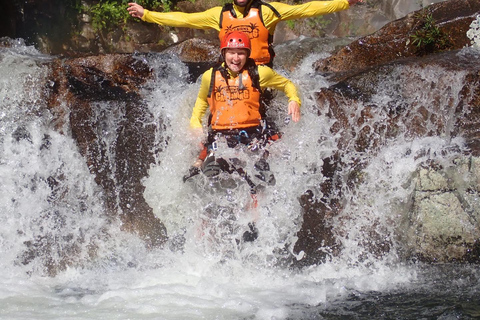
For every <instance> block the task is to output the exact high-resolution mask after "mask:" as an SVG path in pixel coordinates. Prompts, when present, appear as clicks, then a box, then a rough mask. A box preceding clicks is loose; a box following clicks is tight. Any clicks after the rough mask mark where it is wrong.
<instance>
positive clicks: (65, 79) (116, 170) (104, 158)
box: [48, 55, 167, 247]
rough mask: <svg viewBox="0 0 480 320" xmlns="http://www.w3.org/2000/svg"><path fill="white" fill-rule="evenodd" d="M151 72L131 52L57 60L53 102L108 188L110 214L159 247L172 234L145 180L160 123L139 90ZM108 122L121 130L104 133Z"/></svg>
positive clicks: (60, 123) (52, 106)
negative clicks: (152, 204)
mask: <svg viewBox="0 0 480 320" xmlns="http://www.w3.org/2000/svg"><path fill="white" fill-rule="evenodd" d="M150 76H151V70H150V69H149V67H148V66H147V65H146V64H145V63H144V62H143V61H142V60H141V59H137V58H135V57H133V56H131V55H106V56H90V57H88V58H76V59H67V60H56V61H55V63H54V65H53V66H52V75H51V80H50V81H51V83H52V86H51V90H50V92H49V97H48V99H49V101H48V105H49V108H50V109H51V110H52V112H53V113H54V114H55V116H56V119H55V121H56V123H57V127H58V129H59V130H65V129H66V128H68V127H69V128H70V129H71V131H72V136H73V138H74V139H75V140H76V142H77V144H78V146H79V148H80V151H81V153H82V155H83V156H84V157H85V159H86V162H87V164H88V167H89V168H90V171H91V172H92V174H94V175H95V181H96V182H97V184H98V185H99V186H101V187H102V189H103V190H104V194H105V199H104V200H105V206H106V208H105V209H106V212H107V214H108V215H111V216H120V217H121V219H122V222H123V227H124V229H125V230H127V231H130V232H134V233H136V234H138V235H139V236H140V237H141V238H142V239H144V240H145V242H146V243H147V245H148V246H152V247H154V246H161V245H162V244H163V243H164V242H165V241H166V237H167V235H166V230H165V227H164V226H163V224H162V223H161V221H159V220H158V219H157V218H156V217H155V216H154V214H153V210H152V208H150V207H149V206H148V204H147V203H146V201H145V199H144V197H143V191H144V189H145V188H144V187H143V185H142V183H141V179H142V178H143V177H145V176H146V175H147V171H148V169H149V166H150V164H151V163H153V161H154V155H153V150H154V141H155V130H156V125H155V124H154V123H153V117H152V115H151V114H150V112H149V111H148V109H147V107H146V106H145V105H144V104H143V103H142V102H141V101H142V99H141V98H140V96H139V94H138V87H139V85H141V84H142V83H143V82H145V81H146V80H147V79H149V77H150ZM112 102H114V103H112ZM112 106H114V107H115V108H118V107H117V106H123V108H122V109H121V110H116V109H111V108H112ZM106 122H114V123H115V125H114V128H116V131H114V132H105V129H104V128H105V127H106ZM65 124H69V126H67V125H65ZM110 126H111V124H109V127H110ZM111 154H113V155H114V158H113V159H112V158H109V155H111Z"/></svg>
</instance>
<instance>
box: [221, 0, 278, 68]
mask: <svg viewBox="0 0 480 320" xmlns="http://www.w3.org/2000/svg"><path fill="white" fill-rule="evenodd" d="M262 5H266V6H268V7H269V8H270V9H271V10H272V11H273V12H274V13H275V14H276V15H277V16H280V14H279V13H278V11H277V10H276V9H275V8H273V7H272V6H271V5H270V4H267V3H265V2H262V1H258V0H254V1H253V3H252V5H251V7H250V8H246V9H245V13H244V14H245V15H244V17H243V18H237V16H236V13H235V10H234V9H233V4H232V3H228V4H226V5H225V6H223V9H222V13H221V15H220V24H219V26H220V32H219V34H218V37H219V39H220V41H222V39H223V37H224V36H225V35H226V34H228V33H230V32H232V31H241V32H244V33H246V34H247V35H248V36H249V37H250V42H251V44H252V51H251V53H250V58H252V59H253V60H255V63H256V64H257V65H259V64H270V63H271V62H272V61H273V58H274V56H275V53H274V51H273V46H272V43H273V35H271V34H270V33H269V32H268V29H267V28H266V27H265V23H264V22H263V18H262V10H261V8H262Z"/></svg>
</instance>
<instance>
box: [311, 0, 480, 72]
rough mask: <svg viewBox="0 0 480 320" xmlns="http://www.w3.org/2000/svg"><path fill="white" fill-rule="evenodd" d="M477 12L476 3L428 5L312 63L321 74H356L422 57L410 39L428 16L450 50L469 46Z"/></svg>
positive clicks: (453, 0)
mask: <svg viewBox="0 0 480 320" xmlns="http://www.w3.org/2000/svg"><path fill="white" fill-rule="evenodd" d="M479 11H480V3H479V2H478V1H475V0H450V1H445V2H441V3H438V4H435V5H431V6H429V7H427V8H425V9H424V10H422V11H418V12H414V13H411V14H409V15H407V16H406V17H404V18H402V19H399V20H396V21H393V22H391V23H389V24H388V25H386V26H385V27H383V28H382V29H380V30H379V31H377V32H375V33H373V34H371V35H368V36H366V37H362V38H360V39H358V40H356V41H354V42H352V43H351V44H349V45H348V46H345V47H343V48H342V49H340V50H339V51H338V52H337V53H336V54H334V55H332V56H330V57H328V58H326V59H324V60H320V61H317V62H316V63H315V66H314V67H315V70H316V71H318V72H321V73H337V74H336V76H337V77H338V76H339V75H338V73H347V74H350V75H351V74H353V73H355V72H358V71H359V70H362V69H365V68H368V67H371V66H375V65H380V64H384V63H387V62H391V61H395V60H398V59H402V58H405V57H411V56H416V55H419V54H421V53H422V52H420V51H419V49H418V47H417V46H416V44H415V43H414V42H413V38H412V35H415V33H416V32H417V31H418V30H420V29H421V28H422V27H424V25H425V17H427V16H429V15H431V17H432V18H433V19H434V20H435V22H436V25H437V27H438V29H439V30H440V31H441V32H442V33H443V34H444V35H446V37H447V38H448V48H445V49H450V50H455V49H460V48H463V47H464V46H466V45H469V44H470V41H469V39H468V38H467V36H466V33H467V31H468V29H469V26H470V24H471V23H472V21H473V20H474V19H475V17H476V15H477V14H478V12H479Z"/></svg>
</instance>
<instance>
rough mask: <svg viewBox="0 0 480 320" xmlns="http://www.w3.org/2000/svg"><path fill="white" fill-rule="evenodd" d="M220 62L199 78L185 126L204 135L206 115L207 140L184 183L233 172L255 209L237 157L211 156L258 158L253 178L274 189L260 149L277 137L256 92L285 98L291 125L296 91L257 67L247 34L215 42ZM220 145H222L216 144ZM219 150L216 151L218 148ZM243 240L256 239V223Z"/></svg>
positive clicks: (252, 186)
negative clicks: (226, 152) (230, 152)
mask: <svg viewBox="0 0 480 320" xmlns="http://www.w3.org/2000/svg"><path fill="white" fill-rule="evenodd" d="M220 51H221V56H222V58H223V61H224V62H223V63H220V64H218V65H216V66H214V67H212V68H210V69H209V70H207V71H206V72H205V73H204V74H203V75H202V78H201V84H200V90H199V92H198V96H197V99H196V101H195V106H194V108H193V110H192V115H191V118H190V127H191V129H192V131H193V132H194V134H195V135H198V134H201V133H203V119H204V117H205V114H206V112H207V110H209V111H210V116H209V118H208V127H209V132H208V137H207V139H206V142H205V143H204V150H203V152H202V153H201V154H200V156H199V158H198V159H197V161H196V162H195V164H194V165H193V167H192V168H191V170H190V172H189V174H188V175H187V176H185V177H184V181H185V180H186V179H188V178H190V177H192V176H194V175H196V174H198V173H200V171H201V172H203V173H204V174H205V175H206V176H208V177H212V176H216V175H218V174H220V172H222V171H224V172H228V173H234V172H236V173H238V174H239V175H240V176H241V177H242V178H243V179H244V180H245V181H246V182H247V183H248V185H249V186H250V194H251V196H252V199H253V207H254V208H255V207H256V206H257V202H256V201H257V199H256V192H257V184H256V183H255V182H253V180H252V178H251V177H250V176H249V175H248V174H247V173H246V172H245V171H244V169H243V168H241V167H240V163H241V161H240V160H239V159H237V158H232V159H223V158H221V157H216V156H215V152H216V151H217V148H220V147H222V146H223V147H228V148H243V150H248V151H250V152H252V153H254V154H256V153H258V152H260V151H261V152H263V153H260V155H259V156H260V158H259V159H258V161H256V162H255V165H254V168H255V172H256V174H255V177H257V178H258V179H259V180H260V181H263V182H265V183H266V184H268V185H274V184H275V177H274V175H273V174H272V173H271V172H270V166H269V164H268V163H267V161H266V160H267V157H268V152H267V151H266V150H265V147H266V146H267V145H268V144H269V143H270V142H271V141H274V140H276V139H277V138H278V133H277V132H275V131H272V130H270V129H269V126H268V125H267V124H266V123H265V119H264V116H263V115H262V108H261V99H260V96H261V93H262V91H263V90H265V89H266V88H273V89H276V90H279V91H282V92H284V93H285V95H286V96H287V98H288V111H287V113H288V115H289V116H291V118H292V120H293V121H294V122H298V121H299V120H300V105H301V100H300V98H299V96H298V92H297V88H296V86H295V85H294V84H293V83H292V82H291V81H290V80H288V79H287V78H285V77H283V76H281V75H279V74H278V73H276V72H275V71H274V70H272V69H271V68H270V67H268V66H265V65H256V64H255V61H254V60H253V59H251V58H249V55H250V53H251V51H252V49H251V43H250V39H249V37H248V35H247V34H245V33H242V32H239V31H233V32H231V33H228V34H227V35H225V36H224V38H223V39H222V41H221V43H220ZM219 141H225V142H226V145H225V144H223V145H222V144H221V143H220V142H219ZM219 145H220V146H219ZM248 227H249V230H248V231H246V232H245V233H244V234H243V236H242V238H243V240H244V241H253V240H255V239H256V237H257V236H258V230H257V229H256V227H255V223H254V222H251V223H249V225H248Z"/></svg>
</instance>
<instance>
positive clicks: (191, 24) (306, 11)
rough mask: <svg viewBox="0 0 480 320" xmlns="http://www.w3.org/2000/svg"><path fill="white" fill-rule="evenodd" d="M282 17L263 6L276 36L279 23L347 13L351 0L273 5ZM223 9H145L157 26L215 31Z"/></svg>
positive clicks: (238, 10)
mask: <svg viewBox="0 0 480 320" xmlns="http://www.w3.org/2000/svg"><path fill="white" fill-rule="evenodd" d="M269 4H270V5H272V6H273V7H274V8H275V9H276V10H277V11H278V12H279V13H280V15H281V17H280V18H279V17H277V16H276V15H275V13H274V12H273V11H272V10H271V9H270V8H268V7H267V6H263V7H262V17H263V21H264V23H265V27H266V28H267V29H268V31H269V33H270V34H272V35H273V33H274V32H275V27H276V26H277V24H278V23H279V22H280V21H283V20H293V19H300V18H309V17H316V16H319V15H324V14H328V13H333V12H337V11H342V10H346V9H348V8H349V4H348V0H333V1H310V2H307V3H303V4H299V5H288V4H285V3H281V2H270V3H269ZM233 8H234V9H235V12H236V13H237V17H239V18H243V12H244V9H245V8H243V7H238V6H237V5H233ZM221 12H222V7H213V8H211V9H208V10H206V11H203V12H195V13H184V12H155V11H150V10H146V9H145V10H144V14H143V17H142V20H143V21H146V22H152V23H157V24H160V25H166V26H171V27H186V28H193V29H215V30H217V31H220V27H219V20H220V14H221Z"/></svg>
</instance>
